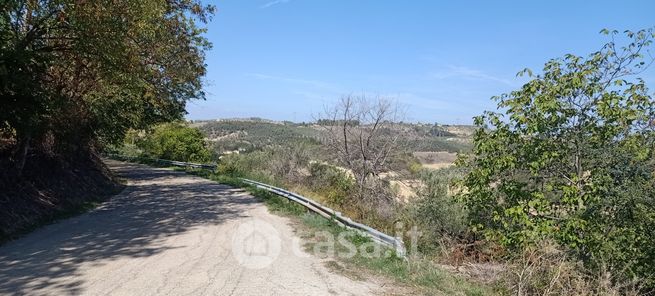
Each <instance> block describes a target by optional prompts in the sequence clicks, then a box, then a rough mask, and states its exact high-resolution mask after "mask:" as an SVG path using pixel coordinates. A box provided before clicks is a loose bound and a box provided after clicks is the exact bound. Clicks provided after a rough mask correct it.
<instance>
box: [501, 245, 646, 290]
mask: <svg viewBox="0 0 655 296" xmlns="http://www.w3.org/2000/svg"><path fill="white" fill-rule="evenodd" d="M501 282H502V284H503V286H505V287H506V288H508V289H510V290H511V291H512V293H511V294H513V295H517V296H523V295H526V296H527V295H544V296H547V295H641V294H640V293H639V286H638V285H637V281H632V280H625V279H618V280H617V279H616V274H612V273H611V272H609V271H607V270H605V269H599V270H598V271H597V272H595V273H591V274H590V273H589V272H588V271H586V270H585V269H584V265H583V264H582V262H579V261H574V260H571V258H569V256H567V254H566V252H564V251H563V250H562V249H561V247H559V246H558V245H557V244H556V243H553V242H549V241H542V242H540V243H538V244H535V245H534V246H530V247H528V248H526V249H525V250H524V251H523V252H522V253H521V254H520V256H518V258H516V259H515V260H513V261H512V262H510V263H509V264H508V266H507V269H506V271H505V274H504V275H503V276H502V279H501ZM506 294H510V293H506Z"/></svg>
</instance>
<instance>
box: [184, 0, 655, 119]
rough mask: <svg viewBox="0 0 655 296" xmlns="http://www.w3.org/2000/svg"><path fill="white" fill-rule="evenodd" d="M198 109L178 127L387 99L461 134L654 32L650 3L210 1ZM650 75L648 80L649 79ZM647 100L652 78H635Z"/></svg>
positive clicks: (301, 114) (303, 114)
mask: <svg viewBox="0 0 655 296" xmlns="http://www.w3.org/2000/svg"><path fill="white" fill-rule="evenodd" d="M214 4H215V5H216V7H217V9H218V12H217V14H216V15H215V16H214V18H213V20H212V22H211V23H210V24H209V32H208V34H207V36H208V38H209V40H210V41H212V42H213V44H214V48H213V49H212V50H211V51H210V52H208V53H207V66H208V74H207V77H206V78H205V90H206V92H207V100H206V101H193V102H190V103H189V105H188V107H187V111H188V112H189V114H188V115H187V118H189V119H213V118H225V117H251V116H258V117H264V118H270V119H276V120H295V121H305V120H311V119H312V115H313V114H316V113H318V112H320V111H321V110H322V108H323V106H324V105H326V104H330V102H334V101H335V100H336V99H338V98H339V97H340V96H341V95H343V94H349V93H354V94H361V93H365V94H367V95H371V96H375V95H380V96H386V97H391V98H395V99H396V100H398V102H400V103H401V104H402V105H404V106H405V108H406V113H407V116H406V117H407V119H408V120H409V121H421V122H440V123H453V124H454V123H471V117H472V116H475V115H478V114H480V113H481V112H482V111H483V110H490V109H495V104H494V103H493V102H492V101H491V100H490V97H491V96H494V95H498V94H501V93H504V92H508V91H510V90H512V89H516V88H517V87H519V86H520V85H521V82H523V81H522V80H521V79H518V78H516V77H515V74H516V73H517V72H518V71H519V70H521V69H523V68H525V67H529V68H531V69H533V70H535V72H539V70H540V69H541V66H542V65H543V63H544V62H546V61H547V60H548V59H550V58H554V57H559V56H562V55H563V54H565V53H574V54H578V55H586V54H588V53H591V52H593V51H595V50H598V49H599V48H600V47H601V46H602V44H604V42H605V41H607V37H606V36H601V35H600V34H599V33H598V32H599V31H600V30H601V29H603V28H610V29H617V30H621V31H622V30H625V29H630V30H638V29H642V28H648V27H653V26H655V1H653V0H650V1H648V0H647V1H502V2H501V1H448V2H446V1H436V0H435V1H382V0H380V1H373V0H368V1H346V0H343V1H336V0H335V1H328V0H251V1H244V0H239V1H238V0H231V1H216V2H215V3H214ZM651 70H652V69H651ZM644 75H645V76H646V77H644V78H646V80H647V82H649V85H650V86H651V88H652V89H655V83H652V82H655V77H654V75H653V71H649V72H648V73H645V74H644Z"/></svg>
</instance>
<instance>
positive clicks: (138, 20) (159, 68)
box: [0, 0, 213, 172]
mask: <svg viewBox="0 0 655 296" xmlns="http://www.w3.org/2000/svg"><path fill="white" fill-rule="evenodd" d="M0 8H1V9H0V39H1V40H2V42H0V105H2V108H3V111H2V112H0V129H1V130H2V131H3V132H4V133H3V134H5V135H9V137H11V138H13V140H14V141H15V145H14V146H15V147H14V152H13V153H12V158H13V160H14V161H13V162H14V163H15V164H16V165H15V167H16V169H17V171H19V172H20V171H21V169H22V167H23V165H24V162H25V158H26V155H27V151H28V150H29V149H31V148H33V147H36V146H38V147H41V148H43V146H49V147H48V149H49V150H53V151H50V152H52V153H54V154H59V155H66V154H67V155H80V154H84V153H80V151H81V150H89V148H91V146H94V145H96V144H98V143H100V144H104V143H118V142H120V141H121V140H122V139H123V136H124V133H125V132H126V131H127V130H128V129H130V128H143V127H146V126H149V125H151V124H155V123H159V122H165V121H170V120H175V119H180V118H181V116H182V115H183V114H184V107H185V103H186V101H187V100H189V99H194V98H203V96H204V94H203V92H202V89H201V81H200V78H201V77H202V75H204V73H205V65H204V51H205V50H206V49H208V48H209V47H210V44H209V43H208V42H207V40H206V39H204V37H202V33H203V32H204V29H202V28H199V27H197V26H196V21H200V22H206V21H207V20H208V17H210V16H211V13H212V11H213V7H211V6H202V5H201V4H200V3H199V2H198V1H195V0H138V1H136V0H123V1H110V0H100V1H78V0H40V1H32V0H8V1H3V2H2V4H0ZM44 143H49V144H48V145H42V144H44Z"/></svg>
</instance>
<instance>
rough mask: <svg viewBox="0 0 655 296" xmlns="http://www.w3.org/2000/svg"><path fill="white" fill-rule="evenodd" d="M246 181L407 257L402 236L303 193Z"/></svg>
mask: <svg viewBox="0 0 655 296" xmlns="http://www.w3.org/2000/svg"><path fill="white" fill-rule="evenodd" d="M241 180H242V181H243V182H244V183H247V184H250V185H253V186H255V187H257V188H260V189H264V190H266V191H269V192H272V193H275V194H277V195H280V196H283V197H286V198H288V199H289V200H292V201H294V202H297V203H299V204H301V205H303V206H305V207H306V208H307V209H309V210H311V211H313V212H315V213H317V214H319V215H321V216H323V217H325V218H328V219H334V221H336V222H337V223H338V224H339V225H341V226H343V227H346V228H348V229H354V230H356V231H358V232H360V233H361V234H363V235H365V236H367V237H369V238H371V239H372V240H373V241H375V242H377V243H379V244H382V245H385V246H388V247H390V248H393V249H394V250H396V254H397V255H398V256H400V257H405V254H406V249H405V243H404V242H403V240H402V239H401V238H398V237H393V236H391V235H388V234H385V233H383V232H381V231H378V230H376V229H374V228H372V227H370V226H367V225H364V224H361V223H358V222H355V221H353V220H351V219H350V218H348V217H344V216H343V215H342V214H341V213H340V212H337V211H335V210H333V209H330V208H328V207H326V206H323V205H321V204H319V203H318V202H316V201H314V200H312V199H310V198H307V197H304V196H302V195H299V194H297V193H294V192H291V191H287V190H285V189H282V188H279V187H275V186H271V185H268V184H265V183H261V182H257V181H253V180H249V179H243V178H242V179H241Z"/></svg>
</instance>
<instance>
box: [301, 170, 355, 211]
mask: <svg viewBox="0 0 655 296" xmlns="http://www.w3.org/2000/svg"><path fill="white" fill-rule="evenodd" d="M309 171H310V174H311V177H310V181H309V183H310V186H311V187H312V189H314V190H316V191H318V192H321V193H322V194H323V197H324V200H325V202H326V203H327V204H328V205H333V206H334V205H336V206H339V207H343V206H344V205H345V204H346V203H347V201H348V199H349V198H350V196H351V195H352V192H351V190H352V188H353V186H354V185H355V182H354V180H353V179H352V177H350V176H349V175H348V174H347V173H346V172H345V171H344V170H341V169H338V168H336V167H334V166H331V165H328V164H324V163H319V162H314V163H312V164H311V165H310V166H309Z"/></svg>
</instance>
